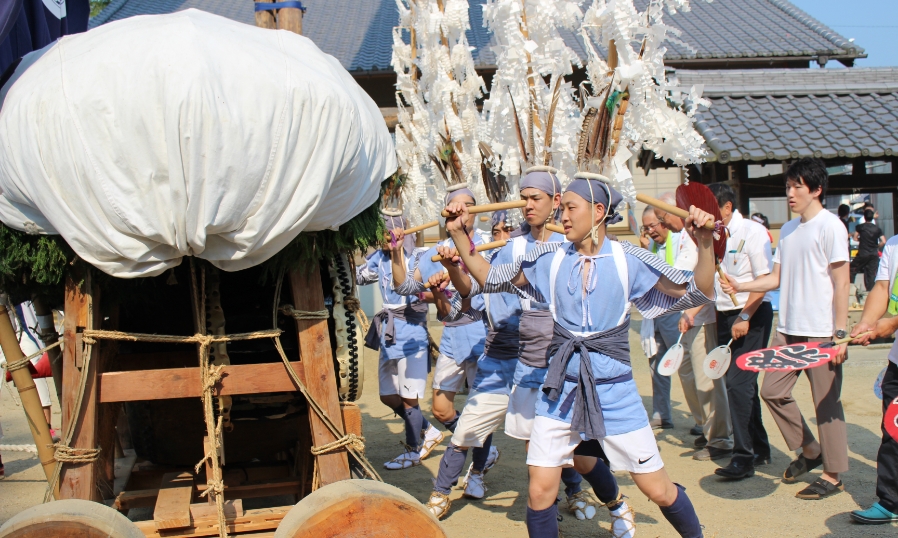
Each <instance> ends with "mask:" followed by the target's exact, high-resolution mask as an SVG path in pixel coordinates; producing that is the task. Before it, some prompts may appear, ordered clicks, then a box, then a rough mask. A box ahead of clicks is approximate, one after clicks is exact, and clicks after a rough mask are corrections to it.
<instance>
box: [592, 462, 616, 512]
mask: <svg viewBox="0 0 898 538" xmlns="http://www.w3.org/2000/svg"><path fill="white" fill-rule="evenodd" d="M583 478H585V479H586V481H587V482H589V485H590V486H592V491H593V492H594V493H595V494H596V497H598V498H599V500H600V501H602V502H603V503H605V504H608V503H610V502H612V501H614V500H615V499H617V494H618V492H619V491H620V490H619V489H618V487H617V479H616V478H614V475H613V474H611V469H610V468H609V467H608V466H607V465H605V462H603V461H602V460H596V465H595V467H593V468H592V471H589V472H588V473H586V474H585V475H583ZM619 507H620V503H617V504H615V505H612V506H609V507H608V508H609V509H610V510H617V509H618V508H619Z"/></svg>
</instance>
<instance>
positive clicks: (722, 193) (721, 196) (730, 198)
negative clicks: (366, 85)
mask: <svg viewBox="0 0 898 538" xmlns="http://www.w3.org/2000/svg"><path fill="white" fill-rule="evenodd" d="M708 188H709V189H711V193H712V194H714V197H715V198H717V207H719V208H721V209H723V206H725V205H726V203H727V202H729V203H730V204H732V208H731V209H732V210H733V211H735V210H736V192H735V191H734V190H733V188H732V187H730V186H729V185H727V184H726V183H711V184H710V185H708Z"/></svg>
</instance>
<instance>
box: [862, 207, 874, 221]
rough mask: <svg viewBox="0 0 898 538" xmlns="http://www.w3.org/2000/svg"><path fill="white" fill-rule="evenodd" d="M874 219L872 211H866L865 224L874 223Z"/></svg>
mask: <svg viewBox="0 0 898 538" xmlns="http://www.w3.org/2000/svg"><path fill="white" fill-rule="evenodd" d="M873 217H874V215H873V210H872V209H865V210H864V222H873Z"/></svg>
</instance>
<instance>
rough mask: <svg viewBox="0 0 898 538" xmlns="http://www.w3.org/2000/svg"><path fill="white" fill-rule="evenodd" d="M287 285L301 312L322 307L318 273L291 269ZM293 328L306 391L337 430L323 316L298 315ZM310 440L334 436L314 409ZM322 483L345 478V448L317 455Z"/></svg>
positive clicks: (326, 440) (339, 423) (337, 404)
mask: <svg viewBox="0 0 898 538" xmlns="http://www.w3.org/2000/svg"><path fill="white" fill-rule="evenodd" d="M290 289H291V292H292V294H293V304H294V308H295V309H296V310H297V311H300V312H318V311H321V310H325V306H324V293H323V291H322V290H323V288H322V285H321V273H320V272H319V271H318V270H317V266H316V268H315V270H312V271H308V272H300V271H291V272H290ZM296 329H297V333H298V334H299V352H300V360H301V361H302V364H303V368H304V369H305V373H306V378H305V383H306V386H307V387H308V389H309V394H310V396H311V397H312V398H314V399H315V400H316V401H317V402H318V404H319V405H320V406H321V407H322V408H323V409H324V412H325V413H326V414H327V416H328V417H330V419H331V420H332V421H333V423H334V425H335V426H336V427H337V429H338V430H340V432H341V433H342V432H343V419H342V417H341V415H340V400H339V398H338V397H337V378H336V376H335V374H334V359H333V353H332V352H331V340H330V333H329V332H328V328H327V320H326V319H298V320H296ZM309 423H310V425H311V427H312V440H313V442H314V443H315V445H316V446H321V445H324V444H327V443H331V442H333V441H335V440H336V438H335V437H334V436H333V435H332V434H331V432H330V431H329V430H328V429H327V428H326V427H325V425H324V423H323V422H322V421H321V420H320V419H319V418H318V415H316V414H315V413H314V412H313V411H311V410H310V411H309ZM317 458H318V471H319V476H320V479H321V485H322V486H326V485H328V484H332V483H334V482H339V481H340V480H348V479H349V478H350V475H349V459H348V457H347V454H346V452H345V451H341V452H335V453H331V454H324V455H321V456H317Z"/></svg>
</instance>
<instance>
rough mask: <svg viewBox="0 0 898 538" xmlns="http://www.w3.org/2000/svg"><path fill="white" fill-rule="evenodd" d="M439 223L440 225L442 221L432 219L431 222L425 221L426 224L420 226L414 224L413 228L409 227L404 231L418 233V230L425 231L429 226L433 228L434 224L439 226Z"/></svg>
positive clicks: (405, 232) (403, 231)
mask: <svg viewBox="0 0 898 538" xmlns="http://www.w3.org/2000/svg"><path fill="white" fill-rule="evenodd" d="M439 225H440V221H438V220H432V221H430V222H425V223H424V224H419V225H418V226H412V227H411V228H409V229H407V230H402V233H404V234H405V235H408V234H413V233H417V232H423V231H424V230H426V229H428V228H433V227H434V226H439Z"/></svg>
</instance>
